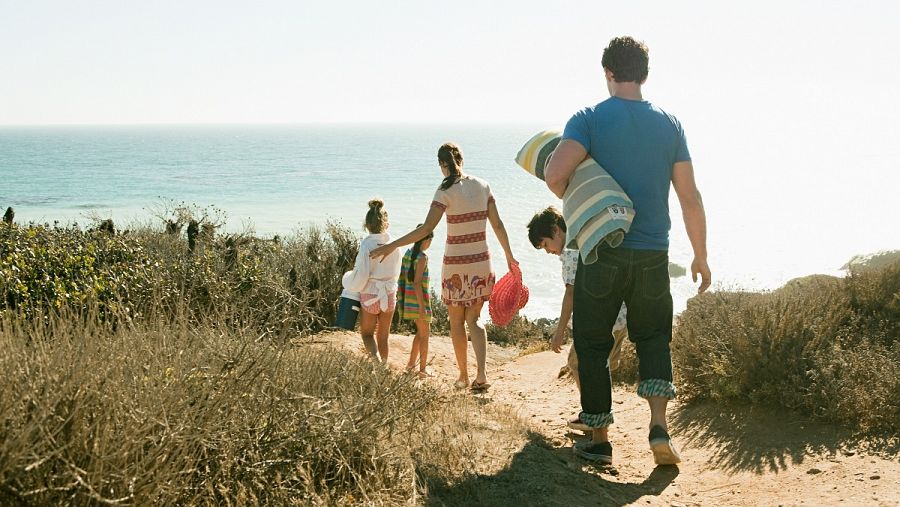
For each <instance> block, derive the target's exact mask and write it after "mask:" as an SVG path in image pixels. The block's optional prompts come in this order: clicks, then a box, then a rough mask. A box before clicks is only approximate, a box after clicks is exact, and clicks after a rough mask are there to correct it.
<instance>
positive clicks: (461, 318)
mask: <svg viewBox="0 0 900 507" xmlns="http://www.w3.org/2000/svg"><path fill="white" fill-rule="evenodd" d="M447 313H448V314H449V315H448V316H449V318H450V340H451V341H453V354H454V355H455V356H456V366H457V367H458V368H459V377H457V379H456V380H457V382H463V383H465V384H466V385H468V384H469V370H468V364H467V363H468V359H469V341H468V339H467V338H466V308H465V307H463V306H454V305H448V306H447Z"/></svg>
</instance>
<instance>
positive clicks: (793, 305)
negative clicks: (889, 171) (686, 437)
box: [672, 263, 900, 430]
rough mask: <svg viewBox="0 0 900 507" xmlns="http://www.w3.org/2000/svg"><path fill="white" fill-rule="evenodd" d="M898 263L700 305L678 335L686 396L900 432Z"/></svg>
mask: <svg viewBox="0 0 900 507" xmlns="http://www.w3.org/2000/svg"><path fill="white" fill-rule="evenodd" d="M898 301H900V263H895V264H893V265H891V266H888V267H886V268H883V269H878V270H867V271H865V272H858V273H852V274H851V275H850V276H848V277H847V278H846V279H838V278H834V277H827V276H812V277H806V278H801V279H797V280H793V281H791V282H789V283H788V284H786V285H785V286H784V287H782V288H781V289H778V290H776V291H773V292H771V293H748V292H718V293H709V294H704V295H701V296H698V297H696V298H693V299H692V300H690V301H689V302H688V307H687V310H686V311H685V312H683V313H682V314H681V315H680V317H679V321H678V325H677V326H676V329H675V338H674V343H673V347H672V350H673V361H674V363H675V366H676V368H675V372H676V375H677V376H678V378H677V382H678V383H679V384H680V385H681V386H682V387H683V390H682V393H683V394H685V395H686V396H687V397H689V398H712V399H720V400H724V399H735V400H744V401H748V402H753V403H759V402H762V403H770V404H775V405H780V406H784V407H788V408H792V409H797V410H801V411H803V412H806V413H811V414H814V415H816V416H818V417H821V418H825V419H830V420H833V421H838V422H842V423H844V424H847V425H851V426H856V427H858V428H861V429H865V430H876V429H878V430H885V429H887V430H890V429H894V430H896V429H897V428H900V426H898V424H900V396H898V395H900V375H897V372H898V369H900V355H898V346H900V345H898V341H897V337H898V329H900V328H898V322H900V303H898Z"/></svg>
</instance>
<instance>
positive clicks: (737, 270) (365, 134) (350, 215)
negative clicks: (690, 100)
mask: <svg viewBox="0 0 900 507" xmlns="http://www.w3.org/2000/svg"><path fill="white" fill-rule="evenodd" d="M546 127H547V126H546V125H462V124H457V125H452V124H451V125H352V126H351V125H314V126H312V125H311V126H303V125H268V126H247V125H233V126H103V127H3V128H0V171H2V181H0V206H2V207H3V208H4V209H5V207H6V206H13V207H14V208H16V216H17V221H20V222H22V221H28V220H35V221H42V222H53V221H54V220H60V221H62V222H68V221H78V222H79V223H82V224H85V223H87V221H88V219H87V217H88V216H96V215H99V216H102V217H112V218H114V219H115V220H116V222H117V223H119V224H120V227H121V226H122V225H123V224H127V223H128V222H129V221H145V220H147V219H148V218H149V217H150V215H151V213H150V209H153V208H155V207H158V205H159V203H160V198H166V199H172V200H174V201H176V202H178V201H185V202H188V203H195V204H197V205H200V206H206V205H215V206H217V207H219V208H221V209H223V210H224V211H226V212H227V214H228V223H227V226H226V230H229V231H240V230H243V229H245V228H248V227H249V228H252V229H253V230H255V232H256V233H257V234H259V235H262V236H271V235H275V234H287V233H290V232H292V231H295V230H296V229H297V228H299V227H304V226H307V225H310V224H320V223H323V222H324V221H325V220H328V219H333V220H338V221H340V222H342V223H344V224H345V225H348V226H350V227H352V228H353V229H354V230H357V231H359V234H360V236H362V235H363V231H362V227H361V224H362V220H363V216H364V214H365V212H366V209H367V208H366V202H367V201H368V199H370V198H372V197H375V196H380V197H382V198H384V199H385V201H386V205H387V209H388V211H389V213H390V220H391V231H390V232H392V233H393V234H394V235H395V236H398V235H400V234H403V233H405V232H407V231H408V230H410V229H411V228H412V227H414V226H415V225H416V224H417V223H419V222H421V221H422V220H423V219H424V217H425V215H426V213H427V211H428V207H429V204H430V202H431V198H432V195H433V193H434V190H435V188H436V187H437V185H438V184H439V183H440V180H441V175H440V171H439V169H438V166H437V163H436V153H437V148H438V146H440V144H441V143H443V142H445V141H447V140H453V141H455V142H457V143H458V144H460V145H461V146H462V148H463V152H464V154H465V159H466V164H465V170H466V171H467V172H469V173H472V174H475V175H478V176H480V177H483V178H485V179H486V180H488V182H490V183H491V186H492V189H493V191H494V194H495V196H496V198H497V203H498V207H499V210H500V214H501V216H502V217H503V219H504V222H505V224H506V227H507V230H508V232H509V234H510V238H511V241H512V246H513V250H514V253H515V255H516V256H517V258H518V259H519V260H520V262H521V263H522V268H523V273H524V276H525V281H526V283H527V284H528V286H529V287H530V289H531V301H530V303H529V305H528V306H527V307H526V309H525V313H526V314H527V315H529V316H531V317H554V316H557V315H558V308H559V300H560V298H561V297H562V292H563V289H562V285H561V282H560V275H559V271H560V266H559V262H558V261H557V260H556V259H555V258H553V257H551V256H549V255H547V254H545V253H543V252H542V251H536V250H535V249H534V248H532V247H531V245H530V244H529V243H528V240H527V236H526V233H525V224H526V223H527V221H528V220H529V218H530V217H531V215H532V214H533V213H534V212H535V211H537V210H539V209H541V208H543V207H544V206H546V205H548V204H552V203H556V202H557V200H556V198H555V197H554V196H553V195H552V194H551V193H550V192H549V190H547V189H546V187H545V186H544V185H543V183H542V182H540V181H538V180H537V179H535V178H534V177H532V176H530V175H528V174H527V173H525V172H524V171H523V170H521V169H520V168H518V166H516V165H515V163H514V162H513V158H514V157H515V154H516V152H517V151H518V149H519V147H520V146H521V144H522V143H523V142H524V141H525V140H527V139H528V138H529V137H530V136H531V135H532V134H534V133H535V132H536V131H538V130H540V129H543V128H546ZM692 151H698V150H692ZM696 158H697V156H696V155H695V160H696ZM717 174H720V176H721V172H717ZM706 184H707V187H705V188H704V192H705V194H704V195H706V196H710V195H712V196H719V198H720V199H721V204H718V207H719V208H721V209H720V210H716V211H715V213H714V214H715V217H718V219H719V221H718V222H717V221H716V220H711V231H710V237H711V241H710V250H711V254H710V255H711V258H710V261H711V264H712V265H713V269H714V274H715V275H716V280H717V281H719V282H724V283H725V285H734V284H739V285H741V286H749V287H752V288H771V287H774V286H776V285H777V284H779V283H782V282H783V281H784V280H785V279H787V278H789V277H792V276H797V275H802V274H807V273H808V272H831V271H833V270H834V269H837V268H838V267H839V266H840V264H839V262H842V260H846V258H849V255H851V254H855V253H861V252H864V251H866V250H865V249H863V250H856V249H855V248H852V247H848V248H847V251H846V252H843V251H839V252H836V253H835V254H834V255H833V256H829V257H827V258H822V257H821V256H820V257H815V256H813V259H814V260H813V261H810V256H809V255H808V251H805V250H804V249H805V248H807V246H808V245H802V244H797V245H792V244H790V243H789V241H787V240H782V241H781V242H780V248H779V249H778V252H777V254H778V259H780V260H776V258H775V257H774V256H766V255H765V254H764V252H763V251H756V250H754V249H753V248H752V244H754V243H755V240H754V239H753V237H752V234H753V230H752V225H751V223H750V222H748V223H747V227H744V226H743V223H742V218H741V217H742V216H743V215H742V209H743V208H742V207H741V203H740V199H741V198H742V194H741V193H740V190H739V189H734V188H731V186H730V178H729V177H728V175H727V174H725V175H724V176H721V179H715V178H711V179H709V180H707V182H706ZM749 198H751V199H752V198H753V196H749ZM729 201H735V204H734V207H729V206H730V204H729ZM710 202H712V203H713V204H714V205H716V204H717V203H716V201H715V200H712V201H711V200H710V199H707V208H708V209H710ZM670 207H671V208H672V210H673V212H672V218H673V233H672V239H671V249H670V257H671V260H672V261H674V262H676V263H678V264H681V265H689V263H690V260H691V255H690V252H691V250H690V247H689V243H688V242H687V239H686V236H685V235H684V232H683V226H682V223H681V219H680V212H679V211H678V207H677V203H676V201H675V196H674V192H673V194H672V204H671V205H670ZM828 219H829V218H828V217H823V218H822V220H828ZM754 223H755V222H754ZM160 225H161V224H160ZM757 225H759V224H757ZM760 227H761V228H766V225H765V224H762V225H761V226H760ZM445 235H446V229H445V226H444V225H443V224H441V225H440V226H439V227H438V229H437V231H436V237H437V238H442V237H444V236H445ZM490 236H491V234H490V233H489V237H490ZM769 240H771V237H770V238H769ZM891 240H892V241H893V239H891ZM441 243H442V242H441V241H436V242H435V243H434V246H433V247H432V252H431V259H432V266H431V269H432V270H433V271H434V270H439V269H440V265H439V259H440V258H441V256H442V244H441ZM491 245H492V248H493V250H492V252H493V254H494V256H493V260H494V267H495V270H496V271H497V272H498V274H503V273H505V271H506V267H505V262H504V260H503V254H502V250H501V249H500V248H499V245H498V244H497V242H496V240H495V239H492V241H491ZM785 252H786V253H785ZM693 291H694V289H693V288H692V284H691V283H690V281H689V279H687V278H679V279H674V280H673V295H674V297H675V308H676V311H680V310H681V309H683V308H684V306H685V304H686V300H687V299H688V298H689V297H690V296H691V295H692V294H693Z"/></svg>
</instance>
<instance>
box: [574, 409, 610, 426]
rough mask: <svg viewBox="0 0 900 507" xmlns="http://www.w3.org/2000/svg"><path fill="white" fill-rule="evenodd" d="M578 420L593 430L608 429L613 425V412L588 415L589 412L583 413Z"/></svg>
mask: <svg viewBox="0 0 900 507" xmlns="http://www.w3.org/2000/svg"><path fill="white" fill-rule="evenodd" d="M578 418H579V419H581V422H583V423H584V424H586V425H588V426H590V427H591V428H606V427H607V426H610V425H612V423H613V415H612V412H607V413H605V414H588V413H587V412H582V413H580V414H578Z"/></svg>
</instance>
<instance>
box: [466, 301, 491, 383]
mask: <svg viewBox="0 0 900 507" xmlns="http://www.w3.org/2000/svg"><path fill="white" fill-rule="evenodd" d="M483 306H484V303H483V302H481V303H478V304H475V305H472V306H470V307H468V308H466V309H465V310H466V324H467V325H468V326H469V333H471V334H472V348H473V349H475V361H476V362H477V364H478V373H477V374H476V375H475V382H478V383H479V384H483V383H485V382H487V374H486V372H485V363H486V361H487V333H486V332H485V330H484V327H483V326H482V325H481V323H480V322H478V319H479V318H480V317H481V308H482V307H483Z"/></svg>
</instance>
